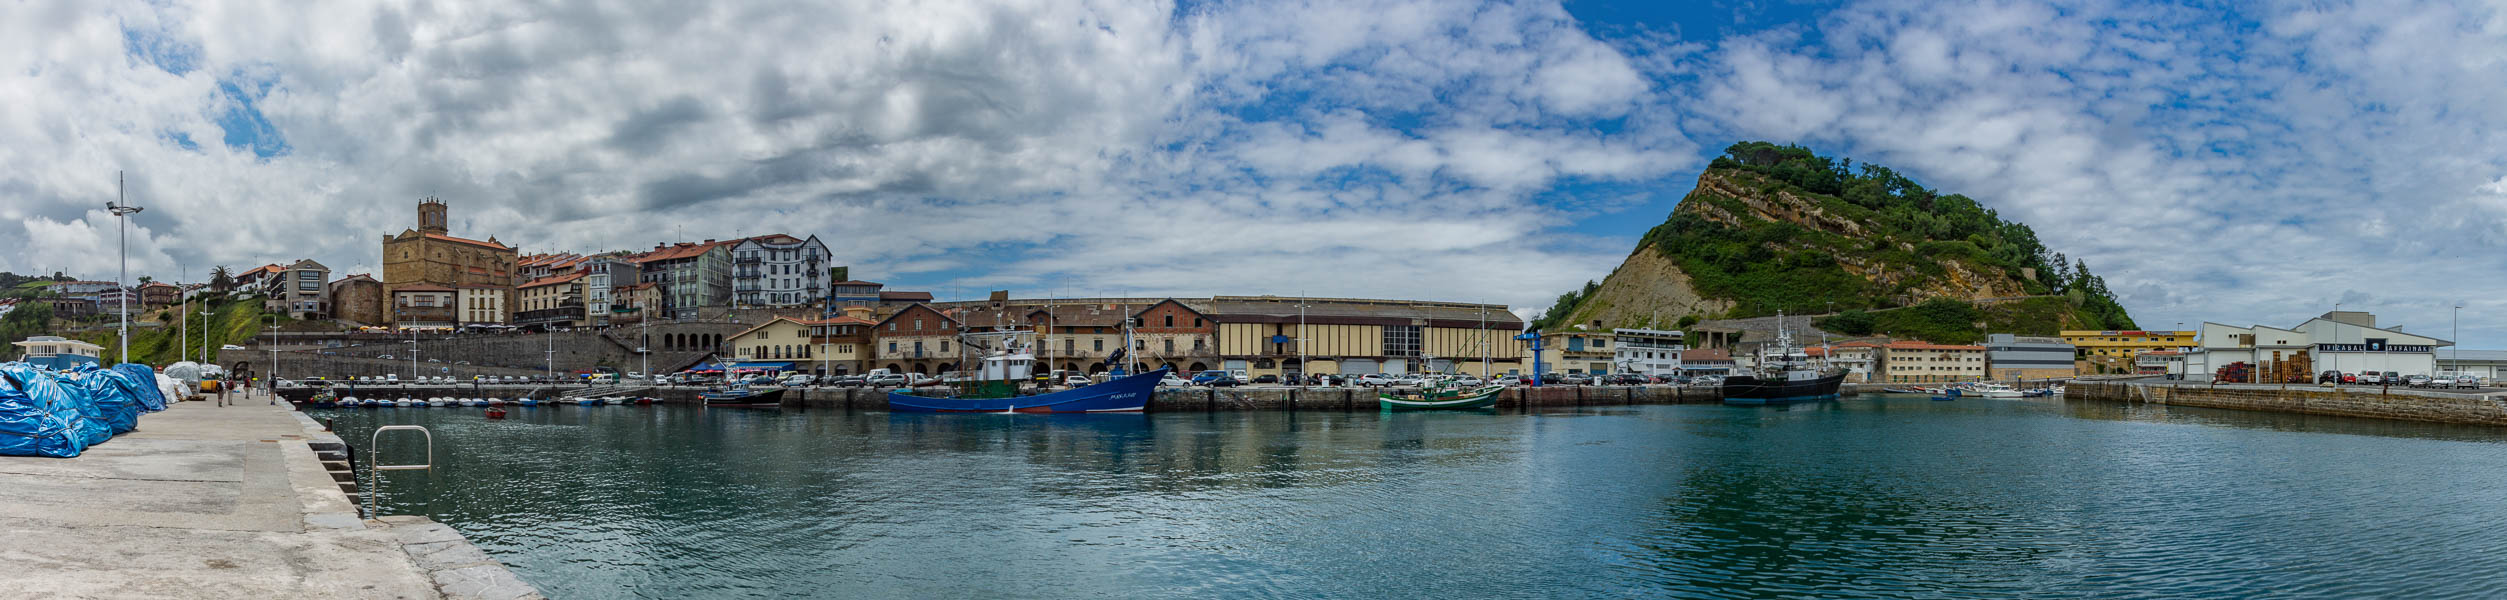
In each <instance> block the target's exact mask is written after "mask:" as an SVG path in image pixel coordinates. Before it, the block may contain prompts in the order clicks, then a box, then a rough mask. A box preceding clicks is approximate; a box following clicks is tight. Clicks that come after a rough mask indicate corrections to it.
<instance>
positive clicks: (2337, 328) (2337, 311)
mask: <svg viewBox="0 0 2507 600" xmlns="http://www.w3.org/2000/svg"><path fill="white" fill-rule="evenodd" d="M2341 347H2342V303H2340V302H2335V303H2333V348H2335V349H2334V350H2333V351H2332V352H2329V353H2328V354H2332V355H2333V387H2336V388H2338V387H2341V386H2342V375H2344V374H2345V372H2344V371H2342V351H2341V350H2340V348H2341Z"/></svg>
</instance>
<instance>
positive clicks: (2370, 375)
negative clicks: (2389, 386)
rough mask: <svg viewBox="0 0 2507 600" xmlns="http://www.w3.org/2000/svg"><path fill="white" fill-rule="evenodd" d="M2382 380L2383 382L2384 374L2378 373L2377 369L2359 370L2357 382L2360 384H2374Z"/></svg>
mask: <svg viewBox="0 0 2507 600" xmlns="http://www.w3.org/2000/svg"><path fill="white" fill-rule="evenodd" d="M2384 382H2385V374H2384V373H2380V372H2377V371H2360V372H2359V383H2360V384H2361V385H2376V384H2380V383H2384Z"/></svg>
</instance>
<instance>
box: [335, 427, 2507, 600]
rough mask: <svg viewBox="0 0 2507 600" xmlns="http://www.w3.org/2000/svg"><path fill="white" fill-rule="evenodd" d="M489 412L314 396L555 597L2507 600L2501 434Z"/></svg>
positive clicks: (392, 504) (417, 491)
mask: <svg viewBox="0 0 2507 600" xmlns="http://www.w3.org/2000/svg"><path fill="white" fill-rule="evenodd" d="M481 410H482V409H475V408H472V409H462V408H431V409H415V408H404V409H354V410H345V411H318V414H317V415H316V416H317V417H319V416H336V417H337V418H338V425H339V428H340V429H341V432H342V435H343V436H344V437H348V438H350V439H354V440H358V441H357V442H355V443H357V444H359V445H360V446H363V444H364V442H363V440H364V439H365V436H366V434H367V433H368V432H370V431H371V429H372V428H373V427H374V426H375V425H377V424H420V425H426V426H428V427H429V428H431V429H432V430H433V431H434V433H435V436H436V443H437V453H438V456H437V462H438V464H439V465H441V468H440V469H439V471H438V472H437V473H435V474H433V475H425V474H418V475H399V474H396V475H394V476H395V477H398V478H400V479H401V480H400V481H396V482H393V483H391V484H389V485H387V486H386V488H385V489H386V490H387V491H388V492H390V494H389V495H388V496H387V499H388V500H389V502H388V503H387V506H388V507H389V512H392V513H400V514H427V515H431V516H433V517H435V518H436V519H438V520H441V521H443V522H445V523H448V524H450V525H452V526H453V527H455V528H457V529H459V530H461V531H462V532H464V533H466V534H468V535H469V536H470V538H471V539H472V540H473V541H475V542H477V543H478V544H479V545H480V546H482V547H484V548H485V549H486V550H487V551H488V552H489V553H490V554H493V555H495V556H496V557H497V558H499V559H500V560H503V561H504V562H505V563H506V564H507V565H510V566H511V567H513V569H514V570H515V572H516V573H518V574H519V575H521V576H522V577H523V579H525V580H527V581H530V582H531V583H532V584H534V585H537V586H539V587H540V588H541V589H542V590H543V591H544V592H546V593H547V594H548V595H549V596H551V597H554V598H609V597H635V596H640V597H653V598H686V597H704V598H712V597H796V596H826V597H900V598H959V597H1003V596H1015V597H1122V598H1141V597H1162V598H1205V597H1294V598H1312V597H1333V598H1481V597H1542V598H1551V597H1701V598H1740V597H1856V598H1882V597H1889V598H2011V597H2034V598H2115V597H2201V598H2234V597H2315V598H2355V597H2409V598H2445V597H2464V598H2497V597H2507V570H2503V569H2507V431H2502V430H2496V429H2487V428H2466V427H2447V426H2433V425H2419V424H2407V423H2392V422H2381V421H2363V420H2351V419H2336V418H2323V417H2301V416H2287V415H2267V414H2255V413H2236V412H2225V411H2206V410H2199V409H2182V408H2178V409H2166V408H2127V407H2123V406H2120V405H2113V404H2102V403H2083V402H2071V403H2066V402H2062V401H2049V402H2038V401H2004V400H1965V401H1960V402H1930V401H1927V400H1925V399H1923V398H1920V397H1917V398H1906V397H1857V398H1849V399H1847V400H1845V401H1843V402H1836V403H1829V404H1825V405H1820V406H1815V407H1796V408H1795V409H1793V410H1778V409H1762V408H1734V407H1723V406H1644V407H1618V408H1609V409H1588V410H1581V411H1560V412H1537V413H1533V414H1501V415H1486V414H1434V413H1417V414H1399V415H1379V414H1376V413H1336V412H1300V413H1286V412H1247V413H1170V414H1153V415H1147V416H1136V415H1135V416H1118V415H1094V416H1077V417H1055V416H1041V415H904V414H889V413H885V412H847V411H841V410H818V411H780V412H779V411H773V410H763V411H760V410H722V409H713V410H707V409H701V408H693V407H676V406H673V407H634V406H612V407H574V406H568V407H561V408H536V409H518V410H515V411H514V415H513V417H512V418H510V419H508V420H505V421H488V420H486V419H484V418H482V416H481ZM386 444H387V448H386V451H387V452H390V451H405V452H414V451H415V450H414V446H412V447H401V446H397V445H394V444H391V443H390V442H387V443H386ZM361 450H363V448H361Z"/></svg>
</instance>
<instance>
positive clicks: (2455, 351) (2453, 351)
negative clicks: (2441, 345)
mask: <svg viewBox="0 0 2507 600" xmlns="http://www.w3.org/2000/svg"><path fill="white" fill-rule="evenodd" d="M2462 336H2463V304H2462V303H2456V304H2455V325H2454V328H2453V329H2452V330H2451V331H2450V332H2449V333H2447V334H2446V337H2449V338H2454V339H2450V340H2447V344H2446V360H2447V362H2452V363H2455V369H2454V370H2455V371H2457V372H2461V371H2462V370H2463V337H2462ZM2447 385H2450V386H2451V385H2454V384H2453V383H2452V382H2449V383H2448V384H2447Z"/></svg>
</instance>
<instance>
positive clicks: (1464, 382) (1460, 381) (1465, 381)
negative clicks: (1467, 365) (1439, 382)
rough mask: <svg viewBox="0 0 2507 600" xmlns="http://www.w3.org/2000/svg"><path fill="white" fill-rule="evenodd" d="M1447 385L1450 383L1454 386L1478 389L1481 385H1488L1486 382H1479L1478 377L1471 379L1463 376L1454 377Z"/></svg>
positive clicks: (1468, 376)
mask: <svg viewBox="0 0 2507 600" xmlns="http://www.w3.org/2000/svg"><path fill="white" fill-rule="evenodd" d="M1449 383H1452V384H1454V385H1459V386H1463V387H1479V386H1482V385H1487V384H1488V382H1485V381H1481V380H1480V378H1478V377H1472V376H1470V375H1464V376H1461V377H1456V378H1454V380H1453V381H1451V382H1449Z"/></svg>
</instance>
